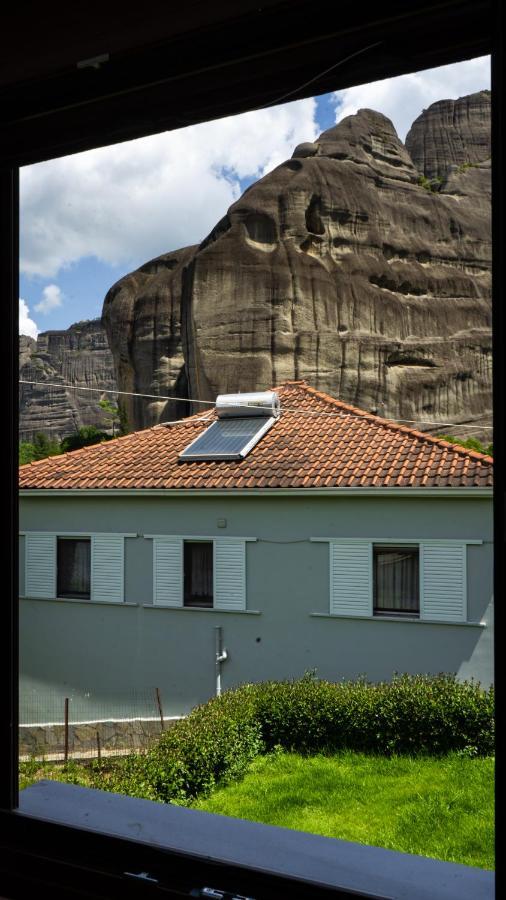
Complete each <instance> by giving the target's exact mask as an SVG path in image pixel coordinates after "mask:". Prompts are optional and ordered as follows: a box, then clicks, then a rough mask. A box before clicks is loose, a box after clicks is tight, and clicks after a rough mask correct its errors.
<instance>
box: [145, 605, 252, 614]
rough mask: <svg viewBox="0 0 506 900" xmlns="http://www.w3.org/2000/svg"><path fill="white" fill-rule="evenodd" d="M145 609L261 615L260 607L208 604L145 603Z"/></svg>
mask: <svg viewBox="0 0 506 900" xmlns="http://www.w3.org/2000/svg"><path fill="white" fill-rule="evenodd" d="M142 607H143V609H169V610H171V611H172V612H185V613H187V612H188V613H214V614H218V613H224V614H225V615H226V616H261V615H262V613H261V612H260V610H258V609H214V608H210V607H206V606H164V605H163V603H143V604H142Z"/></svg>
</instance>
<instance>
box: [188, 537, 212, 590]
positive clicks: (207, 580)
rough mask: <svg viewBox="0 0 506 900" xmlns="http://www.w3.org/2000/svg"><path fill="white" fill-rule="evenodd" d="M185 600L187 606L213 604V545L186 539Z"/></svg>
mask: <svg viewBox="0 0 506 900" xmlns="http://www.w3.org/2000/svg"><path fill="white" fill-rule="evenodd" d="M184 575H185V587H184V602H185V605H187V606H190V605H192V606H204V605H206V606H212V605H213V545H212V543H211V542H204V541H201V542H197V541H196V542H195V543H192V542H190V541H185V545H184Z"/></svg>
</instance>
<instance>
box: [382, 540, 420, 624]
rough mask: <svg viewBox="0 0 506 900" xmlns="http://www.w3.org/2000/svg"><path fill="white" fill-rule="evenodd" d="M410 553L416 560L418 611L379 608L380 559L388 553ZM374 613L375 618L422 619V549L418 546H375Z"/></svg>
mask: <svg viewBox="0 0 506 900" xmlns="http://www.w3.org/2000/svg"><path fill="white" fill-rule="evenodd" d="M399 551H401V552H402V553H409V554H410V555H411V556H412V557H413V558H414V559H415V560H416V563H415V567H416V575H417V578H416V598H415V599H416V601H417V609H416V610H413V609H396V608H395V607H393V606H392V607H387V606H378V566H379V561H378V557H379V556H380V554H381V555H384V554H388V553H398V552H399ZM372 584H373V589H372V596H373V606H372V611H373V615H374V616H379V617H384V618H393V617H396V616H398V617H400V618H403V619H419V618H420V547H419V545H418V544H404V545H403V544H395V545H394V544H381V543H378V544H373V548H372Z"/></svg>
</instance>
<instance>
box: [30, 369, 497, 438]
mask: <svg viewBox="0 0 506 900" xmlns="http://www.w3.org/2000/svg"><path fill="white" fill-rule="evenodd" d="M19 384H29V385H35V386H39V387H59V388H65V389H66V390H67V389H68V390H74V391H91V392H92V393H98V394H114V395H119V394H121V395H122V396H125V397H143V398H146V399H153V400H171V401H174V402H176V403H198V404H204V405H206V406H211V407H216V401H215V400H194V399H193V398H191V397H171V396H166V395H164V394H141V393H137V392H133V391H119V390H111V389H109V388H90V387H85V386H82V385H75V384H62V383H57V382H51V381H29V380H27V379H20V380H19ZM236 406H238V407H241V404H240V403H238V404H236ZM252 407H254V404H252V403H247V404H246V403H245V404H244V409H251V408H252ZM258 408H259V409H264V408H265V407H264V406H263V405H259V406H258ZM209 412H211V410H209ZM362 412H364V413H366V414H367V415H370V416H373V417H374V416H376V415H377V416H378V418H379V419H381V418H383V417H382V416H380V415H379V414H377V413H372V412H369V411H368V410H362ZM286 413H295V414H296V415H298V416H311V417H315V418H334V419H336V418H340V419H346V418H350V419H355V418H357V413H353V412H343V411H341V410H336V411H335V412H334V411H332V412H325V411H323V410H312V409H301V407H300V406H282V407H281V410H280V414H281V415H284V414H286ZM385 421H389V422H392V423H393V424H396V425H428V426H430V427H434V428H465V429H467V430H469V429H473V430H478V431H482V430H485V429H486V430H490V431H492V430H493V425H470V424H467V423H466V422H434V421H431V420H430V419H397V418H396V419H388V418H385ZM164 424H170V423H164Z"/></svg>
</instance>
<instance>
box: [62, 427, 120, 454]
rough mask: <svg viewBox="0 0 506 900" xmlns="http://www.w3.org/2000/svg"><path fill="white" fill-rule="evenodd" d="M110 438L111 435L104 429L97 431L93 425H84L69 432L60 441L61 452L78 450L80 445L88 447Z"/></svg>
mask: <svg viewBox="0 0 506 900" xmlns="http://www.w3.org/2000/svg"><path fill="white" fill-rule="evenodd" d="M109 440H111V435H110V434H106V432H105V431H99V429H98V428H95V426H94V425H86V426H84V427H83V428H79V430H78V431H76V433H75V434H69V435H68V437H66V438H64V439H63V441H62V442H61V444H60V446H61V452H62V453H68V452H69V451H70V450H80V449H81V447H89V446H90V445H91V444H101V443H102V442H103V441H109Z"/></svg>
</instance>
